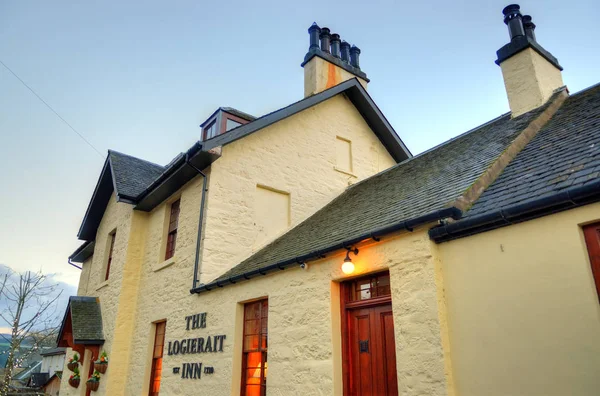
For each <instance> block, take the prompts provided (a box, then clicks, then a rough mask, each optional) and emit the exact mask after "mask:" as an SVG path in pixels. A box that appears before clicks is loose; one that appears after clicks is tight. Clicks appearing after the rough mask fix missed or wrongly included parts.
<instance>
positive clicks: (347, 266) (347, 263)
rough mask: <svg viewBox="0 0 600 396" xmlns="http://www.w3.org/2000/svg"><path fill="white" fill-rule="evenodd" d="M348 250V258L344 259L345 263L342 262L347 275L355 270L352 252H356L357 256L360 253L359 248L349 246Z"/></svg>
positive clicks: (343, 270)
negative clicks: (351, 256)
mask: <svg viewBox="0 0 600 396" xmlns="http://www.w3.org/2000/svg"><path fill="white" fill-rule="evenodd" d="M347 249H348V252H347V253H346V258H345V259H344V263H343V264H342V272H343V273H344V274H346V275H350V274H351V273H353V272H354V263H353V262H352V259H351V258H350V253H354V255H355V256H356V255H357V254H358V248H354V249H352V248H347Z"/></svg>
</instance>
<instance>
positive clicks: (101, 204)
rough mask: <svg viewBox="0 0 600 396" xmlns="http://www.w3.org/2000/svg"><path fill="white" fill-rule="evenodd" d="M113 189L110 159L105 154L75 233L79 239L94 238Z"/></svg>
mask: <svg viewBox="0 0 600 396" xmlns="http://www.w3.org/2000/svg"><path fill="white" fill-rule="evenodd" d="M114 190H115V188H114V183H113V177H112V172H111V170H110V159H109V156H107V157H106V161H104V166H103V167H102V172H101V173H100V178H99V179H98V182H97V183H96V188H95V189H94V194H92V199H91V200H90V203H89V204H88V207H87V210H86V211H85V216H83V221H82V222H81V226H80V227H79V232H78V233H77V237H78V238H79V239H82V240H85V241H91V240H94V239H96V229H97V228H98V225H99V224H100V220H102V216H103V215H104V210H105V209H106V205H108V201H109V200H110V197H111V195H112V193H113V191H114Z"/></svg>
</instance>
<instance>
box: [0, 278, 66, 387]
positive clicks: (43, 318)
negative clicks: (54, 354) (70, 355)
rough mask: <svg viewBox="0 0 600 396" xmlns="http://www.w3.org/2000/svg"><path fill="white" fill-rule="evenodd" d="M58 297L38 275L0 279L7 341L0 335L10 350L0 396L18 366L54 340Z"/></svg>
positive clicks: (54, 289)
mask: <svg viewBox="0 0 600 396" xmlns="http://www.w3.org/2000/svg"><path fill="white" fill-rule="evenodd" d="M61 293H62V291H57V284H48V277H47V276H46V275H44V274H42V273H41V272H36V273H34V272H30V271H27V272H25V273H21V274H17V273H15V272H14V271H11V270H9V272H8V273H6V274H4V276H3V277H0V303H3V304H5V305H6V306H7V309H6V311H4V312H2V313H1V314H0V319H2V320H3V321H4V322H6V323H7V324H8V325H9V326H10V327H11V337H10V338H8V337H6V336H4V335H1V336H2V338H4V339H5V340H6V341H7V342H8V343H9V344H10V346H9V350H8V359H7V362H6V368H5V370H4V379H3V381H2V382H1V383H0V396H5V395H6V394H7V393H8V390H9V385H10V381H11V379H12V373H13V370H14V369H15V368H16V367H18V365H19V364H20V362H22V361H23V360H24V359H26V358H27V357H28V356H30V355H31V354H33V353H34V352H36V351H37V350H38V349H40V348H41V347H42V346H44V345H47V344H48V343H50V342H53V338H55V337H56V335H57V333H58V329H59V328H58V320H59V319H58V318H57V317H56V315H54V313H55V312H56V309H57V307H56V302H57V300H58V298H59V297H60V295H61ZM2 300H4V301H2ZM31 309H33V311H34V312H33V314H32V313H31V312H30V311H31ZM22 345H23V346H24V345H26V346H27V347H26V348H25V347H23V348H22Z"/></svg>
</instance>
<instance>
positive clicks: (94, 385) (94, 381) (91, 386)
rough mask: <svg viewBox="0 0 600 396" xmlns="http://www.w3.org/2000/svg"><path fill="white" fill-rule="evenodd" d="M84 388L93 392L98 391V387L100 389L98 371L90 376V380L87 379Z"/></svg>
mask: <svg viewBox="0 0 600 396" xmlns="http://www.w3.org/2000/svg"><path fill="white" fill-rule="evenodd" d="M85 386H86V387H87V389H88V390H91V391H94V392H96V391H97V390H98V387H100V373H99V372H98V370H95V371H94V374H92V375H90V378H88V380H87V382H86V383H85Z"/></svg>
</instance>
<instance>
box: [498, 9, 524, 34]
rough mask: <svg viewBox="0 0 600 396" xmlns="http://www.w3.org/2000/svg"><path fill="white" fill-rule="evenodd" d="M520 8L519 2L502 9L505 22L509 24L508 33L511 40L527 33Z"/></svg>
mask: <svg viewBox="0 0 600 396" xmlns="http://www.w3.org/2000/svg"><path fill="white" fill-rule="evenodd" d="M520 9H521V7H519V5H518V4H511V5H509V6H506V7H504V9H503V10H502V14H504V23H506V26H508V34H509V36H510V40H511V41H512V40H515V39H517V38H518V37H520V36H524V35H525V29H523V20H522V15H521V11H520Z"/></svg>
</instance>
